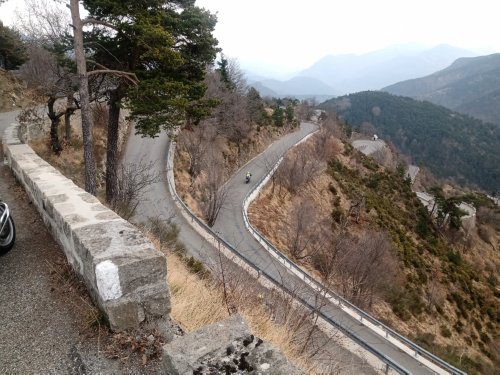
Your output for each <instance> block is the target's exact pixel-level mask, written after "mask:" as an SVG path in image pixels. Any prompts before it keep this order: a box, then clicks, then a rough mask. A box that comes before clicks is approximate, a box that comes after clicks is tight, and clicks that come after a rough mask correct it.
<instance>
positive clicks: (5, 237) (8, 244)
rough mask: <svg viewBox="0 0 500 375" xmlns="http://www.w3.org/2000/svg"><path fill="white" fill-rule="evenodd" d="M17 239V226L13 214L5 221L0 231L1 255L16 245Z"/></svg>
mask: <svg viewBox="0 0 500 375" xmlns="http://www.w3.org/2000/svg"><path fill="white" fill-rule="evenodd" d="M15 240H16V226H15V225H14V220H13V219H12V216H11V217H9V219H8V220H7V222H6V223H5V227H4V229H3V231H2V233H0V255H3V254H5V253H7V252H8V251H9V250H10V249H12V247H13V246H14V242H15Z"/></svg>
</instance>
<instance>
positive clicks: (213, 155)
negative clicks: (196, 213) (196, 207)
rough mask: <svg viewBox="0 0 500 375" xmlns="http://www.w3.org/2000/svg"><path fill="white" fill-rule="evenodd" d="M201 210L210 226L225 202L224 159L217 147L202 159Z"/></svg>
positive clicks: (227, 192) (226, 190) (226, 192)
mask: <svg viewBox="0 0 500 375" xmlns="http://www.w3.org/2000/svg"><path fill="white" fill-rule="evenodd" d="M203 174H204V176H203V178H204V181H203V186H202V188H201V189H202V202H201V206H202V210H203V214H204V216H205V219H206V220H207V225H208V226H209V227H212V226H213V225H214V224H215V221H216V220H217V217H218V216H219V212H220V210H221V209H222V208H223V207H224V205H225V204H226V203H227V198H228V194H229V190H228V189H227V187H226V186H225V185H224V181H225V175H224V161H223V159H222V156H221V153H220V152H217V149H215V150H214V149H210V150H208V152H207V153H206V154H205V158H204V161H203Z"/></svg>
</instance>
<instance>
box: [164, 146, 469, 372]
mask: <svg viewBox="0 0 500 375" xmlns="http://www.w3.org/2000/svg"><path fill="white" fill-rule="evenodd" d="M303 140H304V139H303ZM303 140H302V141H303ZM174 150H175V142H171V143H170V147H169V151H168V157H167V182H168V185H169V189H170V192H171V195H172V198H173V199H174V200H175V201H176V202H178V203H179V204H180V206H181V207H182V209H183V210H184V211H185V213H187V214H188V216H189V217H190V218H191V219H192V220H193V221H195V222H196V223H197V224H198V225H199V226H200V227H201V228H202V229H203V230H204V231H205V232H206V233H207V234H208V235H210V236H211V237H212V238H213V239H214V240H216V241H218V242H219V243H221V244H223V245H224V246H225V247H226V248H227V249H228V250H230V251H231V253H232V254H234V255H236V256H237V257H238V258H239V259H240V260H242V261H243V262H244V263H245V264H246V265H248V266H249V267H251V268H252V269H253V270H255V271H256V272H257V273H258V274H260V275H262V276H264V277H265V278H266V279H268V280H269V281H271V282H272V283H273V284H274V285H275V286H277V287H278V288H280V289H283V290H284V291H286V292H287V293H289V294H291V295H293V296H294V298H295V299H296V300H298V301H299V302H300V303H301V304H302V305H304V306H306V307H307V308H308V309H310V310H312V311H315V312H316V313H317V314H318V315H319V316H320V317H321V318H322V319H324V320H325V321H326V322H328V323H329V324H331V325H332V326H334V327H336V328H337V329H339V330H340V331H341V332H343V333H344V334H345V335H346V336H348V337H349V338H351V339H352V340H354V341H355V342H356V343H357V344H358V345H360V346H361V347H362V348H363V349H365V350H367V351H368V352H370V353H371V354H372V355H374V356H375V357H377V358H378V359H379V360H380V361H382V362H383V363H384V364H385V365H386V366H387V367H386V373H387V371H388V369H389V368H392V369H393V370H395V371H397V372H398V373H400V374H411V372H410V371H408V370H407V369H406V368H404V367H403V366H401V365H400V364H398V363H397V362H396V361H394V360H392V359H391V358H389V357H387V356H386V355H385V354H383V353H381V352H380V351H378V350H377V349H376V348H374V347H373V346H372V345H370V344H369V343H367V342H366V341H364V340H363V339H362V338H361V337H359V336H358V335H356V334H355V333H354V332H352V331H351V330H350V329H349V328H348V327H345V326H344V325H342V324H341V323H340V322H337V321H335V320H333V319H331V318H330V317H328V316H326V315H325V314H324V313H323V312H321V311H317V308H316V307H315V306H312V305H311V304H310V303H309V302H307V301H306V300H304V299H303V298H301V297H300V296H297V295H296V293H294V292H293V291H292V290H290V289H289V288H288V287H286V286H285V285H283V284H282V283H281V282H280V281H279V280H276V279H275V278H274V277H273V276H272V275H270V274H268V273H267V272H266V271H264V270H263V269H261V268H259V267H258V266H257V265H255V264H254V263H253V262H252V261H251V260H250V259H248V258H247V257H246V256H245V255H243V254H241V253H240V252H238V251H237V250H236V249H235V248H234V247H233V246H232V245H231V244H229V243H228V242H227V241H226V240H224V238H222V237H220V236H219V235H218V234H217V233H215V232H214V231H213V230H212V229H211V228H210V227H208V226H207V225H206V224H205V223H204V222H203V221H201V220H200V219H199V218H198V217H197V216H196V215H195V214H194V213H193V212H192V211H191V209H190V208H189V207H187V205H186V204H185V203H184V202H183V201H182V199H181V198H180V197H179V196H178V195H177V191H176V189H175V185H174V183H173V181H174V178H173V153H174ZM282 160H283V158H280V159H279V160H278V161H277V163H276V164H275V165H274V167H273V168H272V169H271V170H270V171H269V172H268V173H267V174H266V175H265V176H264V177H263V178H262V179H261V180H260V181H259V183H258V184H257V185H256V188H255V189H253V190H252V191H250V192H249V193H247V195H246V196H245V199H244V204H243V217H244V221H245V225H246V226H247V229H248V230H249V231H250V232H251V233H252V234H253V235H254V237H255V238H256V239H257V240H258V241H259V242H260V243H261V244H262V245H264V247H266V248H267V250H268V251H269V250H270V252H272V253H274V254H273V255H274V256H275V258H277V259H278V260H279V261H280V263H282V264H283V265H284V266H285V267H286V268H288V269H289V270H291V271H292V272H293V273H294V274H295V275H297V274H299V275H301V277H302V280H304V281H305V282H306V284H308V285H309V286H310V287H312V288H313V289H315V290H324V291H327V293H328V294H329V295H330V297H331V296H335V298H336V299H337V301H332V300H331V299H330V302H333V303H335V302H336V303H337V305H338V306H339V307H342V304H343V305H344V307H348V308H350V309H352V310H354V311H355V312H356V313H358V314H359V320H360V322H362V323H364V325H365V326H366V322H363V319H365V320H366V321H368V322H369V323H371V324H372V325H374V326H378V327H379V328H380V329H382V330H383V331H384V333H385V339H387V340H389V338H390V337H392V338H394V339H396V340H397V341H399V342H401V343H404V344H405V345H406V346H407V347H409V348H410V349H411V350H412V351H413V355H414V356H415V357H418V356H419V355H420V356H422V357H423V358H426V359H427V360H428V361H430V362H431V363H434V364H435V365H437V366H439V367H441V368H443V369H445V370H446V371H448V372H449V373H450V374H454V375H455V374H456V375H467V374H466V373H465V372H463V371H461V370H459V369H457V368H455V367H453V366H452V365H450V364H449V363H447V362H445V361H443V360H442V359H440V358H439V357H437V356H435V355H434V354H432V353H430V352H428V351H426V350H425V349H423V348H421V347H420V346H418V345H417V344H415V343H413V342H412V341H410V340H409V339H407V338H406V337H404V336H402V335H400V334H399V333H397V332H396V331H394V330H392V329H391V328H389V327H387V326H386V325H384V324H383V323H381V322H379V321H378V320H376V319H375V318H374V317H372V316H371V315H369V314H368V313H366V312H364V311H363V310H361V309H360V308H358V307H357V306H355V305H353V304H352V303H351V302H349V301H347V300H345V299H344V298H343V297H341V296H339V295H337V294H336V293H334V292H332V291H331V290H329V289H327V288H325V287H324V286H323V285H322V284H320V283H318V282H317V281H316V280H314V279H313V278H312V277H311V276H309V275H308V274H307V273H306V272H304V271H303V270H302V269H301V268H300V267H299V266H298V265H296V264H295V263H294V262H292V261H291V260H290V259H288V258H287V257H286V256H285V255H284V254H283V253H281V252H280V251H279V250H278V249H276V248H275V247H274V245H272V244H271V243H270V242H269V241H268V240H267V239H266V238H265V237H264V236H262V234H260V232H259V231H257V230H256V229H255V228H253V227H252V226H251V225H250V222H249V220H248V215H247V212H246V211H247V207H248V204H249V202H250V201H251V200H250V198H251V197H252V195H256V192H258V190H259V189H260V188H261V187H262V186H263V185H264V184H265V183H266V182H267V180H268V179H269V178H270V176H271V175H272V174H273V173H274V172H275V170H276V169H277V168H278V166H279V164H280V163H281V161H282ZM252 199H254V197H253V198H252ZM292 269H293V270H292ZM297 276H298V275H297ZM367 327H368V328H371V327H369V326H367ZM377 333H378V332H377ZM382 337H384V336H382Z"/></svg>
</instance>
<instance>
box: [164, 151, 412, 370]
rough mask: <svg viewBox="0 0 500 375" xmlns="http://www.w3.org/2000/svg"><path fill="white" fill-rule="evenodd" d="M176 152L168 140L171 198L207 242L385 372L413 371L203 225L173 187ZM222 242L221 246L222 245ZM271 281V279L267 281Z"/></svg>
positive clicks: (168, 170) (168, 181)
mask: <svg viewBox="0 0 500 375" xmlns="http://www.w3.org/2000/svg"><path fill="white" fill-rule="evenodd" d="M174 152H175V142H171V143H170V147H169V150H168V156H167V184H168V187H169V190H170V193H171V195H172V198H173V200H174V201H175V203H176V204H177V207H179V208H180V210H181V213H182V214H183V215H184V217H185V218H186V219H187V220H188V221H189V222H190V224H191V225H192V226H193V228H194V229H195V230H196V231H197V232H198V233H199V234H200V235H201V236H202V237H204V238H205V239H206V240H207V241H208V242H209V243H211V244H212V245H213V246H214V247H215V248H217V247H218V246H219V248H220V249H224V250H226V249H227V250H228V251H229V255H233V256H236V259H233V261H235V263H237V264H238V265H239V266H241V267H243V268H244V269H246V270H247V271H249V273H250V274H252V275H253V276H254V277H256V278H257V279H259V281H260V283H261V284H263V285H264V286H266V287H268V288H272V287H274V288H278V289H282V290H284V291H285V292H286V293H288V294H290V295H293V296H294V298H295V299H296V300H297V301H298V302H299V303H301V304H302V305H303V306H305V307H306V308H308V309H309V310H311V311H314V312H316V313H317V314H318V315H319V316H320V317H321V318H322V319H323V320H324V321H325V322H327V323H328V324H329V325H330V326H333V327H335V328H337V329H339V330H340V331H341V332H342V333H343V334H344V335H346V336H347V337H349V338H350V339H352V340H353V341H354V342H355V343H357V344H358V345H359V346H360V347H361V348H363V349H365V350H366V351H367V352H369V353H371V354H372V355H373V356H375V357H376V358H377V359H378V360H380V361H381V362H382V363H383V364H384V366H385V373H388V372H389V370H390V369H392V370H393V371H395V372H396V373H398V374H406V375H411V374H412V373H411V372H410V371H408V370H407V369H406V368H404V367H403V366H401V365H400V364H399V363H397V362H396V361H394V360H393V359H391V358H389V357H387V356H386V355H385V354H383V353H381V352H380V351H379V350H377V349H376V348H375V347H373V346H372V345H370V344H369V343H367V342H366V341H364V340H363V339H362V338H360V337H359V336H358V335H357V334H356V333H354V332H353V331H352V330H350V329H349V328H348V327H346V326H344V325H343V324H341V323H339V322H337V321H334V320H333V319H331V318H330V317H328V316H326V315H325V314H324V313H323V312H321V311H317V307H315V306H313V305H311V304H310V303H309V302H307V301H306V300H305V299H303V298H301V297H300V296H297V294H296V293H295V292H294V291H292V290H290V289H289V288H287V287H286V286H285V285H283V284H282V283H281V282H280V281H279V280H276V279H275V278H274V277H273V276H272V275H270V274H268V273H267V272H266V271H265V270H263V269H261V268H260V267H258V266H257V265H255V264H254V263H253V262H252V261H251V260H250V259H248V258H247V257H246V256H245V255H244V254H241V253H240V252H238V251H237V250H236V249H235V248H234V247H233V245H231V244H230V243H228V242H227V241H226V240H224V238H222V237H221V236H220V235H219V234H218V233H216V232H214V231H213V230H212V229H211V228H210V227H209V226H208V225H206V224H205V223H204V222H203V221H202V220H200V219H199V218H198V217H197V216H196V215H195V214H194V213H193V212H192V211H191V209H190V208H189V207H188V206H187V205H186V204H185V203H184V202H183V200H182V199H181V198H180V197H179V196H178V194H177V191H176V189H175V183H174V174H173V159H174ZM221 245H222V246H221ZM262 276H263V277H264V278H265V280H267V281H268V283H267V284H266V282H263V281H262ZM269 282H270V283H269Z"/></svg>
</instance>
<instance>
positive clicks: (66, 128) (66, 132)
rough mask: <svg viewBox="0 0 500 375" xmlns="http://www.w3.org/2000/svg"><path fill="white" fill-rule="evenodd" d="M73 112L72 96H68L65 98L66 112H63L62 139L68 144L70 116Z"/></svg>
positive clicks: (69, 138)
mask: <svg viewBox="0 0 500 375" xmlns="http://www.w3.org/2000/svg"><path fill="white" fill-rule="evenodd" d="M74 112H75V107H74V106H73V94H70V95H68V96H67V97H66V112H64V138H65V139H66V141H68V142H69V141H70V140H71V116H72V115H73V113H74Z"/></svg>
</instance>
